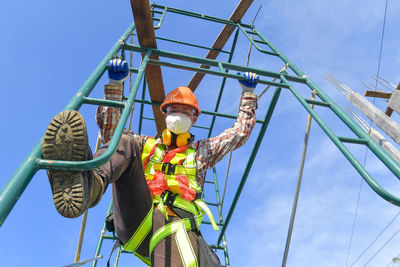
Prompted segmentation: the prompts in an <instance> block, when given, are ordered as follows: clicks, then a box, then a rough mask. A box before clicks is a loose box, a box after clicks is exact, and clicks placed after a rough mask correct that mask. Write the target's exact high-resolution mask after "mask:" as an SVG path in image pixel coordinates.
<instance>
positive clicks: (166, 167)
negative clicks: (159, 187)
mask: <svg viewBox="0 0 400 267" xmlns="http://www.w3.org/2000/svg"><path fill="white" fill-rule="evenodd" d="M175 166H176V165H175V164H172V163H169V162H164V163H163V165H162V167H161V172H163V173H165V174H167V175H172V174H174V173H175Z"/></svg>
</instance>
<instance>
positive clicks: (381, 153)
mask: <svg viewBox="0 0 400 267" xmlns="http://www.w3.org/2000/svg"><path fill="white" fill-rule="evenodd" d="M254 31H256V32H257V34H258V36H259V37H260V38H261V39H262V40H263V41H264V42H266V43H267V45H268V46H269V47H270V48H271V50H272V51H274V52H276V53H278V54H279V55H280V58H281V59H282V60H283V61H284V62H285V63H287V64H289V68H290V69H291V70H293V72H294V73H296V74H297V75H298V76H299V77H301V78H304V79H305V80H306V84H307V85H308V86H309V87H310V89H311V90H315V91H316V92H317V95H318V97H319V98H321V100H322V101H324V102H326V103H329V104H330V109H331V110H332V111H333V112H334V113H335V114H336V115H337V116H338V117H339V118H340V119H341V120H342V121H343V122H344V123H345V124H346V125H347V126H348V127H349V128H350V130H352V131H353V132H354V133H355V135H357V136H358V137H359V138H360V139H364V140H368V145H367V146H368V148H369V149H370V150H371V151H372V152H373V153H374V154H375V155H376V156H377V157H378V158H379V159H380V160H381V161H382V162H383V163H384V164H385V165H386V167H388V169H389V170H390V171H391V172H392V173H393V174H394V175H395V176H396V177H397V178H399V179H400V165H399V163H398V162H397V161H395V160H394V159H393V158H392V157H391V156H390V155H389V154H388V153H387V152H386V151H385V150H384V149H383V148H382V147H381V146H379V144H377V143H376V142H375V141H374V140H373V139H372V138H371V137H370V136H369V135H368V134H367V133H366V132H365V131H364V130H363V129H362V128H361V126H359V125H358V124H357V123H356V122H354V120H353V119H351V118H350V117H349V116H348V115H347V114H346V112H344V111H343V110H342V109H341V108H340V107H339V106H338V105H337V104H336V103H335V102H333V101H332V100H331V99H330V97H329V96H328V95H327V94H326V93H325V92H324V91H322V90H321V89H319V88H318V86H317V85H316V84H315V83H314V82H313V81H311V80H310V79H309V78H308V76H307V75H305V74H304V73H303V72H302V71H301V70H300V69H299V68H298V67H297V66H296V65H295V64H293V62H291V61H290V60H289V59H288V58H287V57H286V56H284V55H283V54H281V52H280V51H279V50H278V49H277V48H276V47H275V46H273V45H272V44H271V43H270V42H269V41H268V40H267V39H266V38H265V37H264V36H263V35H262V34H261V33H260V32H258V31H257V29H255V28H254ZM281 79H282V80H286V81H287V80H288V79H287V77H284V76H283V75H282V77H281ZM292 92H293V91H292ZM298 100H299V101H300V103H302V105H303V106H304V104H303V102H304V99H303V98H301V100H300V99H298ZM307 108H309V106H308V105H307ZM307 108H306V109H307ZM307 110H308V109H307ZM342 153H343V152H342ZM345 156H346V155H345ZM346 158H347V156H346ZM348 159H349V158H348ZM349 160H350V159H349ZM354 160H355V159H354ZM351 164H353V166H354V167H355V168H356V169H357V171H358V172H359V173H360V174H361V176H362V177H363V178H364V180H365V179H366V182H367V183H368V184H369V185H370V187H371V188H372V189H373V190H374V191H375V192H376V193H378V195H380V196H381V197H383V198H384V199H385V200H387V201H389V202H390V203H392V204H395V203H398V204H395V205H397V206H399V204H400V202H399V201H400V199H398V198H397V197H395V196H393V195H392V194H390V193H388V192H386V191H385V190H384V189H383V188H382V187H380V186H379V185H378V184H377V183H376V182H375V181H374V180H373V179H372V178H371V177H370V175H369V174H368V173H367V172H366V171H365V170H364V168H363V167H362V166H361V165H359V163H358V162H357V163H356V162H351ZM356 166H357V167H356ZM364 175H365V176H364Z"/></svg>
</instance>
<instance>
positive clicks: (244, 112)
mask: <svg viewBox="0 0 400 267" xmlns="http://www.w3.org/2000/svg"><path fill="white" fill-rule="evenodd" d="M244 78H245V79H243V80H239V84H240V86H241V87H242V95H241V99H240V107H239V113H238V117H237V119H236V122H235V124H234V125H233V126H232V127H231V128H228V129H226V130H225V131H223V132H222V133H221V134H219V135H218V136H216V137H212V138H207V139H203V140H200V141H199V142H198V143H197V147H198V148H197V149H198V150H199V151H200V150H203V151H202V152H203V153H198V155H207V156H204V158H203V159H200V161H202V162H204V163H205V164H207V167H206V168H207V169H209V168H212V167H213V166H214V165H215V164H216V163H217V162H219V161H220V160H221V159H222V158H223V157H224V156H225V155H226V154H227V153H229V152H231V151H233V150H235V149H236V148H238V147H240V146H242V145H243V144H244V143H245V142H246V141H247V140H248V139H249V136H250V133H251V131H252V130H253V128H254V125H255V122H256V113H255V110H256V109H257V98H258V97H257V95H256V94H254V89H255V87H256V86H257V81H258V76H257V75H256V74H254V73H251V72H249V73H248V72H246V73H245V74H244Z"/></svg>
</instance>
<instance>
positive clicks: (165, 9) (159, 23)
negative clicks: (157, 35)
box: [151, 4, 168, 30]
mask: <svg viewBox="0 0 400 267" xmlns="http://www.w3.org/2000/svg"><path fill="white" fill-rule="evenodd" d="M151 9H152V10H151V12H153V13H158V14H162V15H161V18H159V19H156V18H154V17H153V20H158V21H159V22H158V24H157V25H156V26H153V28H154V30H158V29H159V28H161V26H162V24H163V22H164V19H165V14H166V13H167V10H168V7H164V10H163V11H162V12H160V11H157V10H154V5H153V4H152V5H151ZM152 16H154V14H152Z"/></svg>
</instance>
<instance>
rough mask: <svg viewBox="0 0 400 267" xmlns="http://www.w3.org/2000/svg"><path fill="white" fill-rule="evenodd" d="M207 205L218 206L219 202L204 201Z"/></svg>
mask: <svg viewBox="0 0 400 267" xmlns="http://www.w3.org/2000/svg"><path fill="white" fill-rule="evenodd" d="M204 203H206V204H207V205H210V206H215V207H218V204H216V203H211V202H207V201H204Z"/></svg>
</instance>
